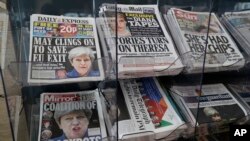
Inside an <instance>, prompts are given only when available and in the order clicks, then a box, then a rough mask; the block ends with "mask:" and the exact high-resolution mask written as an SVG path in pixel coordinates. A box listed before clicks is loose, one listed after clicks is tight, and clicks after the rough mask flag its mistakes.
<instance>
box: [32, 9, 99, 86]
mask: <svg viewBox="0 0 250 141" xmlns="http://www.w3.org/2000/svg"><path fill="white" fill-rule="evenodd" d="M29 61H30V63H29V71H28V83H62V82H77V81H99V80H102V79H103V78H104V72H103V66H102V61H101V54H100V47H99V42H98V38H97V31H96V24H95V19H94V18H86V17H84V18H79V17H77V18H75V17H65V16H49V15H40V14H33V15H32V16H31V26H30V54H29Z"/></svg>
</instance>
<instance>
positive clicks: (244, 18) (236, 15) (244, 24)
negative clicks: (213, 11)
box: [221, 10, 250, 55]
mask: <svg viewBox="0 0 250 141" xmlns="http://www.w3.org/2000/svg"><path fill="white" fill-rule="evenodd" d="M249 14H250V11H249V10H248V11H241V12H226V13H224V14H223V15H222V18H221V19H222V22H223V23H225V26H226V27H227V28H228V30H229V31H230V32H231V34H232V35H233V36H234V38H235V39H236V40H237V41H238V43H239V44H240V45H241V47H242V49H243V50H244V51H245V52H246V53H247V54H248V55H250V32H249V27H250V15H249Z"/></svg>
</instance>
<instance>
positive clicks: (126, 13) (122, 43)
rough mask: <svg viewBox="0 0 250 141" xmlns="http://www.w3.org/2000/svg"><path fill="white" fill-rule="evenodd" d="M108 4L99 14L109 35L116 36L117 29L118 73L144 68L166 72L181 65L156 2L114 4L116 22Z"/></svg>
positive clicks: (174, 70) (143, 70) (174, 69)
mask: <svg viewBox="0 0 250 141" xmlns="http://www.w3.org/2000/svg"><path fill="white" fill-rule="evenodd" d="M110 7H111V6H107V5H106V7H105V10H103V16H104V18H105V21H106V25H107V26H108V28H109V29H110V36H113V37H116V31H117V37H118V38H117V44H118V45H117V52H118V60H117V62H118V73H119V74H121V76H122V75H124V74H127V73H133V72H147V71H151V72H156V73H157V72H162V73H163V72H164V73H165V74H167V75H168V74H169V75H176V74H178V73H180V71H181V70H182V67H183V65H182V63H181V61H180V59H179V56H178V54H177V52H176V50H175V47H174V44H173V41H172V39H171V36H170V35H169V33H168V32H167V30H166V29H165V25H164V24H163V22H162V20H161V17H160V13H159V10H158V7H157V6H156V5H122V4H118V5H117V22H115V19H116V13H115V10H114V8H113V7H111V8H110ZM116 23H117V27H116ZM171 71H172V73H169V72H171ZM124 77H126V76H124Z"/></svg>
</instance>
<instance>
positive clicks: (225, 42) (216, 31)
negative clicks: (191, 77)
mask: <svg viewBox="0 0 250 141" xmlns="http://www.w3.org/2000/svg"><path fill="white" fill-rule="evenodd" d="M171 12H172V14H173V19H174V21H176V22H177V24H178V27H179V30H180V34H181V37H182V40H183V42H184V46H185V49H180V50H181V51H182V53H183V54H185V53H190V57H191V59H187V60H186V61H188V60H191V61H192V65H193V67H195V68H200V67H202V65H203V59H204V51H205V46H206V39H207V41H208V43H207V52H206V62H205V63H206V64H205V67H206V68H207V69H209V68H218V67H221V68H223V67H225V69H226V70H227V69H230V68H231V69H234V68H240V67H243V65H244V58H243V56H242V54H241V53H240V51H239V49H238V47H237V46H236V44H235V43H234V41H233V40H232V39H231V37H230V36H229V34H228V33H227V32H226V30H225V29H224V27H223V26H222V25H221V23H220V22H219V20H218V18H217V17H216V15H215V14H214V13H212V14H211V18H210V26H209V35H208V37H207V32H208V23H209V13H208V12H190V11H185V10H181V9H177V8H172V9H171ZM177 38H178V37H177Z"/></svg>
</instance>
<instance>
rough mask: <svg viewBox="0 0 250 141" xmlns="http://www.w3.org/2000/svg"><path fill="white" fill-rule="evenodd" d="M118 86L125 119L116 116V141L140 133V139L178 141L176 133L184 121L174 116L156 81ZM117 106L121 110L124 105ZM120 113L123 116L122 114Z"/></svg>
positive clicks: (145, 80) (147, 80)
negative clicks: (148, 137)
mask: <svg viewBox="0 0 250 141" xmlns="http://www.w3.org/2000/svg"><path fill="white" fill-rule="evenodd" d="M120 85H121V89H122V93H123V96H122V97H124V102H123V103H125V105H126V107H127V111H128V114H127V118H123V119H119V117H118V119H119V121H118V133H119V139H123V138H129V136H135V134H136V135H137V136H140V135H141V134H143V135H141V136H142V137H143V136H144V135H145V134H146V133H148V134H149V135H151V137H153V138H154V139H160V138H165V137H166V138H168V137H171V138H175V139H176V138H178V135H177V134H175V132H176V131H178V130H183V125H184V124H185V122H184V121H182V119H181V118H180V117H179V115H178V114H177V113H176V111H175V109H174V108H173V107H172V105H171V103H170V102H169V100H168V98H167V97H166V95H165V94H164V92H163V90H162V89H161V88H160V85H159V83H158V81H157V80H156V79H153V78H142V79H137V80H136V79H131V80H121V81H120ZM120 97H121V96H119V98H120ZM120 101H121V99H119V103H122V102H120ZM119 103H118V108H119ZM120 106H123V107H124V104H123V105H120ZM123 109H124V108H123ZM120 112H121V114H123V111H120Z"/></svg>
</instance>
